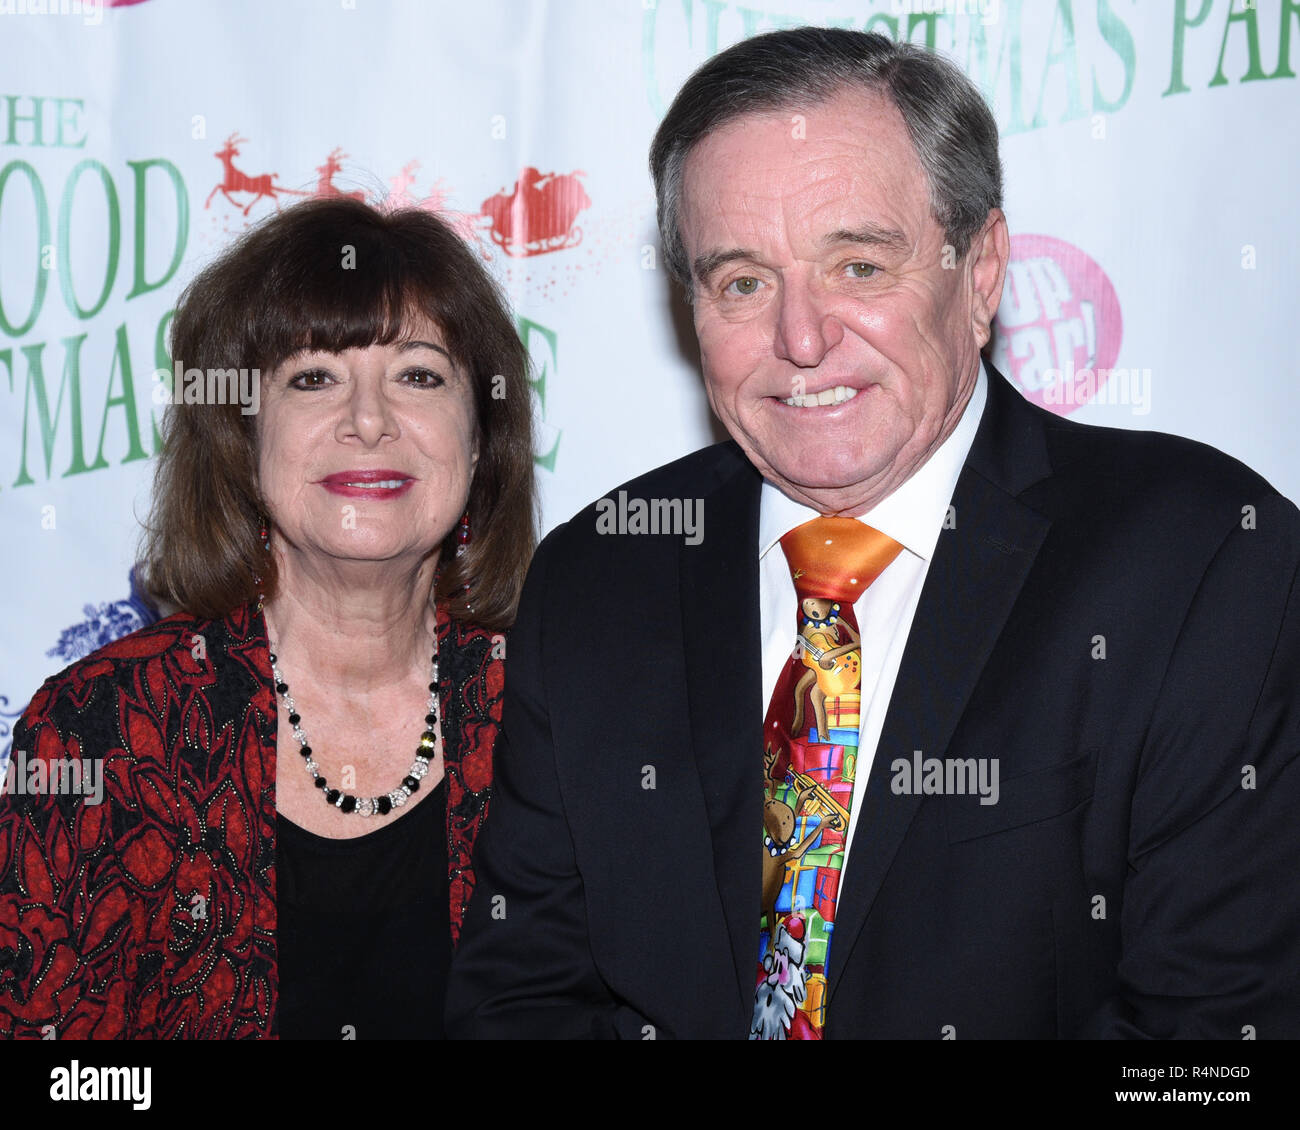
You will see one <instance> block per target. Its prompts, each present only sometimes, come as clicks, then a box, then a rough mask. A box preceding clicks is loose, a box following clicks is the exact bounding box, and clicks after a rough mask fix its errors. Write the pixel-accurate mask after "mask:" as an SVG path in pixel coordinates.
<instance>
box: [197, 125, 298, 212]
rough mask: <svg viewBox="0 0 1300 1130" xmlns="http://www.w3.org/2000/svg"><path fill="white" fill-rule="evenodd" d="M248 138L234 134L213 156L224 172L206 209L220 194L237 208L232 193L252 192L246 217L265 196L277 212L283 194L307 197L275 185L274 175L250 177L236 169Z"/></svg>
mask: <svg viewBox="0 0 1300 1130" xmlns="http://www.w3.org/2000/svg"><path fill="white" fill-rule="evenodd" d="M247 140H248V138H246V137H240V136H239V134H238V133H232V134H231V135H230V136H229V137H228V138H226V143H225V145H223V146H222V147H221V148H220V149H218V150H217V152H216V153H214V154H213V156H214V157H216V158H217V159H218V160H219V161H220V162H221V167H222V169H223V170H224V174H225V175H224V176H223V178H222V181H221V183H220V184H219V185H217V187H216V188H214V189H213V190H212V191H211V192H209V193H208V198H207V200H205V201H204V202H203V207H204V208H210V207H211V206H212V198H213V197H214V196H216V194H217V193H218V192H219V193H221V195H222V196H224V197H225V198H226V199H227V200H229V201H230V203H231V204H233V205H234V206H235V207H236V208H238V207H239V203H238V202H237V201H236V200H235V198H234V197H233V196H231V195H230V194H231V193H232V192H251V193H252V194H253V199H252V200H250V201H249V202H248V205H247V206H246V207H245V208H244V215H245V216H247V215H248V213H249V211H250V210H251V209H252V207H253V205H254V204H256V203H257V202H258V201H259V200H261V199H262V198H263V197H264V196H269V197H270V198H271V200H273V201H274V202H275V207H276V210H277V211H279V208H280V201H279V199H278V198H279V196H280V194H281V193H288V194H290V195H293V196H306V195H307V194H306V193H305V192H299V191H298V190H297V189H293V188H285V187H284V186H283V185H280V184H276V183H275V174H274V173H262V174H261V175H260V176H256V177H250V176H249V175H248V174H247V173H244V172H241V171H240V170H239V169H237V168H235V158H236V157H238V156H239V143H240V142H241V141H247Z"/></svg>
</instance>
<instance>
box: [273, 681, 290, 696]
mask: <svg viewBox="0 0 1300 1130" xmlns="http://www.w3.org/2000/svg"><path fill="white" fill-rule="evenodd" d="M275 689H276V690H277V691H279V692H280V693H281V694H288V692H289V684H288V683H276V684H275Z"/></svg>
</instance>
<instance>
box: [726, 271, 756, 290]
mask: <svg viewBox="0 0 1300 1130" xmlns="http://www.w3.org/2000/svg"><path fill="white" fill-rule="evenodd" d="M732 287H735V288H736V289H735V290H734V291H732V293H733V294H739V295H750V294H753V293H754V292H755V291H756V290H758V279H756V278H753V277H751V276H749V275H744V276H742V277H741V278H738V279H732V280H731V282H729V283H728V284H727V289H728V290H731V289H732Z"/></svg>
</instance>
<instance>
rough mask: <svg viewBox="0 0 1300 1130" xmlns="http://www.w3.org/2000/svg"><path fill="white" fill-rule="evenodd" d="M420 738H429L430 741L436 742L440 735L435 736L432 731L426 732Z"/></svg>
mask: <svg viewBox="0 0 1300 1130" xmlns="http://www.w3.org/2000/svg"><path fill="white" fill-rule="evenodd" d="M420 738H421V740H423V739H424V738H428V739H429V741H431V742H436V741H437V740H438V735H437V734H435V733H434V732H433V731H432V730H425V731H424V733H422V734H421V735H420Z"/></svg>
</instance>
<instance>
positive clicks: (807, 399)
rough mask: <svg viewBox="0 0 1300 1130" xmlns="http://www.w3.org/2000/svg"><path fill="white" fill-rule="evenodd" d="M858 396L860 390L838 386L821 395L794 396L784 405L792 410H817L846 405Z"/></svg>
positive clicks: (822, 392)
mask: <svg viewBox="0 0 1300 1130" xmlns="http://www.w3.org/2000/svg"><path fill="white" fill-rule="evenodd" d="M857 395H858V390H857V389H856V388H848V387H847V386H846V385H836V386H835V387H834V388H827V389H823V390H822V391H821V392H819V393H809V394H808V395H807V396H792V397H790V398H789V399H787V400H785V401H783V403H784V404H786V405H788V406H789V407H790V408H816V407H818V406H820V405H823V404H844V403H847V402H848V401H850V400H852V399H853V398H854V397H855V396H857Z"/></svg>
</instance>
